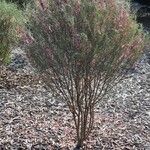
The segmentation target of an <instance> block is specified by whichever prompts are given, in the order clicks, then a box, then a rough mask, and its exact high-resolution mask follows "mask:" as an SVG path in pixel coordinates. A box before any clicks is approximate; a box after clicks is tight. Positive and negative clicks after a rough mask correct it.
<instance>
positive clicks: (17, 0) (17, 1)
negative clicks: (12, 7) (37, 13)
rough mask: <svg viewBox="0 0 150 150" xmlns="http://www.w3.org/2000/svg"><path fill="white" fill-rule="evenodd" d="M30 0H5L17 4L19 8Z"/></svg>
mask: <svg viewBox="0 0 150 150" xmlns="http://www.w3.org/2000/svg"><path fill="white" fill-rule="evenodd" d="M31 1H32V0H6V2H12V3H15V4H17V5H18V6H19V7H20V8H24V7H25V6H26V5H27V4H28V3H29V2H31Z"/></svg>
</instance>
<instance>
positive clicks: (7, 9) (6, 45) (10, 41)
mask: <svg viewBox="0 0 150 150" xmlns="http://www.w3.org/2000/svg"><path fill="white" fill-rule="evenodd" d="M24 21H25V19H24V16H23V13H22V11H21V10H18V8H17V6H16V5H15V4H13V3H6V2H5V1H3V0H1V1H0V62H4V63H8V62H9V54H10V48H11V46H13V45H15V44H16V43H17V42H18V40H19V36H20V34H19V32H20V30H21V28H23V26H24Z"/></svg>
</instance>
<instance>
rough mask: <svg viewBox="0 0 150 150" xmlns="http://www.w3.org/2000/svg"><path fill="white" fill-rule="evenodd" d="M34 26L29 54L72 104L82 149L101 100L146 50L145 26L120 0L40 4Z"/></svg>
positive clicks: (53, 87)
mask: <svg viewBox="0 0 150 150" xmlns="http://www.w3.org/2000/svg"><path fill="white" fill-rule="evenodd" d="M29 29H30V31H31V34H32V38H33V40H32V42H30V44H29V45H28V48H27V54H28V56H29V58H30V60H31V62H32V64H33V65H34V66H35V67H36V68H37V69H38V70H39V71H41V72H42V74H43V75H42V78H43V80H44V81H45V83H46V84H47V85H48V86H49V88H50V89H51V90H52V92H53V93H54V95H56V96H60V97H61V99H62V100H63V101H64V102H65V103H66V104H67V105H68V107H69V109H70V112H71V113H72V115H73V120H74V122H75V127H76V133H77V141H78V143H77V147H82V145H83V142H84V140H86V139H87V137H88V136H89V134H90V132H91V130H92V128H93V124H94V108H95V106H96V104H97V103H98V102H99V101H101V100H103V97H104V96H105V94H107V93H108V92H109V90H110V89H111V88H112V87H113V85H114V84H116V83H117V82H119V81H120V80H121V79H122V78H123V77H124V72H125V71H127V70H128V68H130V67H131V66H133V64H134V63H135V61H136V60H137V59H138V57H139V55H140V54H141V52H142V50H143V39H144V36H143V34H142V32H141V29H140V27H139V26H138V24H137V23H136V21H135V20H133V17H131V16H130V15H129V12H128V9H127V5H123V4H121V3H118V2H117V1H116V0H109V1H105V0H61V1H60V0H48V1H47V3H42V5H38V7H37V6H35V9H34V11H33V14H32V17H30V25H29Z"/></svg>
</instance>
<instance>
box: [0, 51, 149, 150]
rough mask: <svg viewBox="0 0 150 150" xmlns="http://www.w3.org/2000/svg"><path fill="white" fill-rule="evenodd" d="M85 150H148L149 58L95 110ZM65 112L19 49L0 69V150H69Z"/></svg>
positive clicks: (71, 128)
mask: <svg viewBox="0 0 150 150" xmlns="http://www.w3.org/2000/svg"><path fill="white" fill-rule="evenodd" d="M95 113H96V115H95V126H94V130H93V133H92V134H91V136H90V138H89V139H88V140H87V142H86V143H85V145H86V146H85V147H84V149H85V150H101V149H103V150H150V53H149V52H148V51H147V53H146V54H144V55H143V56H142V58H141V59H140V60H139V62H138V63H137V64H136V66H135V68H134V69H132V70H131V71H130V73H129V74H127V78H126V79H125V80H123V81H122V82H121V83H119V84H118V85H117V86H116V87H114V89H113V90H112V92H111V94H109V95H107V97H105V99H104V101H103V102H100V103H99V105H98V106H97V108H96V109H95ZM75 142H76V141H75V129H74V125H73V120H72V118H71V114H70V113H69V111H68V108H67V106H66V105H65V104H63V103H62V102H61V100H57V99H54V98H53V97H52V94H51V93H50V91H49V90H48V89H47V88H46V86H45V85H44V84H43V83H42V81H40V79H39V77H38V75H37V74H35V72H34V69H33V68H32V67H31V65H30V64H29V62H28V59H27V58H26V56H25V54H24V52H23V51H22V50H21V49H15V50H14V51H13V53H12V62H11V64H10V65H9V66H7V67H4V66H1V68H0V149H4V150H5V149H11V150H25V149H29V150H71V149H73V147H75Z"/></svg>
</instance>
